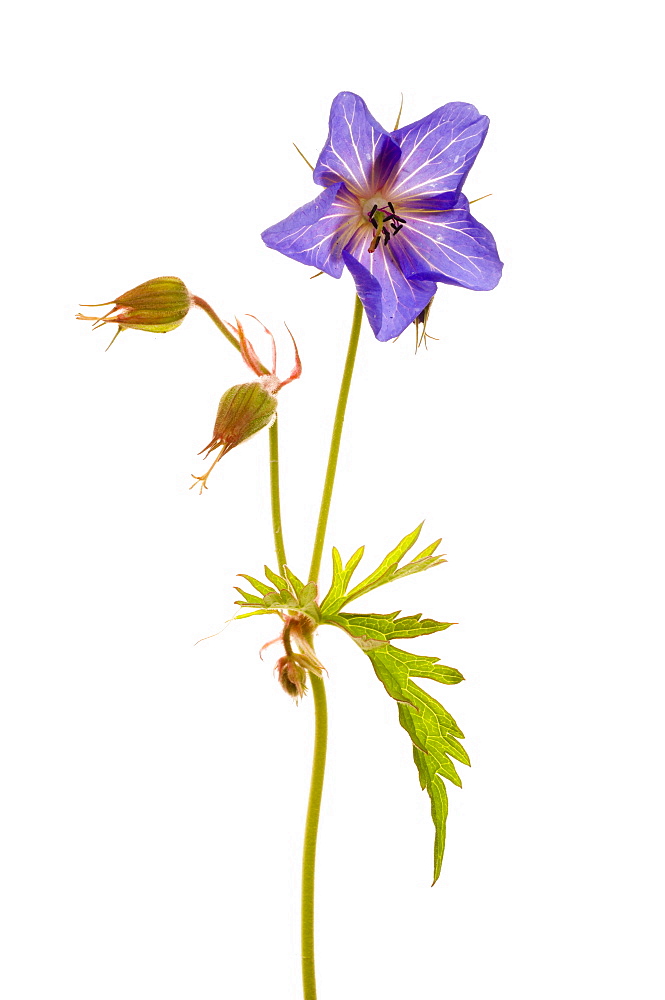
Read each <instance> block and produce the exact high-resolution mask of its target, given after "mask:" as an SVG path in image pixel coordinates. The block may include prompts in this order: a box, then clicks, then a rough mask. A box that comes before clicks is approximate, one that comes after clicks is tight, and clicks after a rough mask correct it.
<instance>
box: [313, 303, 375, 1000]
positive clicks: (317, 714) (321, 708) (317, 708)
mask: <svg viewBox="0 0 665 1000" xmlns="http://www.w3.org/2000/svg"><path fill="white" fill-rule="evenodd" d="M362 318H363V307H362V304H361V302H360V299H359V298H358V297H357V296H356V303H355V307H354V310H353V323H352V325H351V336H350V338H349V347H348V351H347V354H346V363H345V365H344V372H343V374H342V383H341V385H340V390H339V399H338V401H337V410H336V412H335V422H334V424H333V431H332V437H331V440H330V454H329V456H328V468H327V471H326V478H325V482H324V485H323V494H322V496H321V510H320V512H319V523H318V525H317V529H316V538H315V540H314V551H313V553H312V565H311V568H310V571H309V579H310V581H314V582H316V581H317V580H318V576H319V569H320V567H321V556H322V553H323V543H324V541H325V536H326V528H327V525H328V515H329V514H330V501H331V499H332V491H333V485H334V482H335V472H336V470H337V459H338V457H339V447H340V442H341V439H342V427H343V424H344V414H345V413H346V404H347V401H348V398H349V388H350V386H351V376H352V375H353V366H354V364H355V360H356V353H357V350H358V340H359V337H360V326H361V323H362ZM309 679H310V683H311V686H312V695H313V697H314V718H315V723H314V754H313V759H312V778H311V783H310V788H309V803H308V806H307V819H306V821H305V838H304V844H303V854H302V906H301V941H302V987H303V997H304V1000H316V973H315V962H314V873H315V866H316V841H317V836H318V832H319V814H320V812H321V795H322V793H323V778H324V774H325V767H326V748H327V744H328V706H327V702H326V688H325V684H324V682H323V679H322V678H321V677H318V676H317V675H316V674H314V673H312V672H311V671H310V674H309Z"/></svg>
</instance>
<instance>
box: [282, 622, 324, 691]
mask: <svg viewBox="0 0 665 1000" xmlns="http://www.w3.org/2000/svg"><path fill="white" fill-rule="evenodd" d="M311 628H312V623H311V621H310V620H309V619H308V618H307V617H306V616H300V615H293V616H291V615H289V616H287V617H286V618H285V620H284V629H283V630H282V634H281V636H280V638H281V641H282V644H283V645H284V656H280V658H279V660H278V661H277V663H276V664H275V672H276V674H277V679H278V680H279V683H280V684H281V685H282V687H283V688H284V690H285V691H286V693H287V694H290V695H291V697H292V698H296V699H297V698H302V696H303V695H304V694H305V690H306V688H307V674H308V672H311V673H313V674H316V676H317V677H321V675H322V674H323V671H324V670H325V667H324V666H323V664H322V663H321V661H320V660H319V658H318V657H317V655H316V653H315V652H314V646H313V645H312V640H311ZM294 643H295V646H296V649H294V648H293V646H294Z"/></svg>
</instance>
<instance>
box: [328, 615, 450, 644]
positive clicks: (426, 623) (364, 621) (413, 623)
mask: <svg viewBox="0 0 665 1000" xmlns="http://www.w3.org/2000/svg"><path fill="white" fill-rule="evenodd" d="M399 614H400V612H399V611H393V613H392V614H389V615H350V614H340V615H336V616H335V617H336V619H337V620H339V622H344V623H345V624H344V626H343V627H346V626H347V625H348V626H349V631H351V629H353V634H354V635H359V634H360V631H361V630H362V629H366V630H367V633H368V635H371V636H373V637H374V638H377V635H379V634H380V635H381V636H383V638H384V639H413V638H415V637H416V636H418V635H432V634H433V633H434V632H442V631H443V630H444V629H446V628H450V626H451V625H452V624H454V623H453V622H435V621H434V620H433V619H432V618H422V617H421V616H420V615H405V616H404V617H403V618H398V617H397V615H399ZM335 624H337V621H336V622H335ZM375 633H377V635H375Z"/></svg>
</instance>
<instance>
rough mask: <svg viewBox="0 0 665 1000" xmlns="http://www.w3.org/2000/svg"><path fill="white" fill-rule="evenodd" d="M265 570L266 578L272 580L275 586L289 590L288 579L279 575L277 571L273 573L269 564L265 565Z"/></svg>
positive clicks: (278, 588)
mask: <svg viewBox="0 0 665 1000" xmlns="http://www.w3.org/2000/svg"><path fill="white" fill-rule="evenodd" d="M263 572H264V573H265V576H266V580H270V582H271V583H272V585H273V587H276V588H277V590H287V591H288V590H289V584H288V581H287V580H285V579H284V577H283V576H277V573H273V571H272V570H271V569H270V567H269V566H264V567H263Z"/></svg>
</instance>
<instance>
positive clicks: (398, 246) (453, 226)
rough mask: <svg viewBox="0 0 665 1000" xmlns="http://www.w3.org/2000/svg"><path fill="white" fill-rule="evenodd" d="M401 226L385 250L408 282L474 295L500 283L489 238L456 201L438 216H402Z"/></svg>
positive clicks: (405, 213) (465, 203)
mask: <svg viewBox="0 0 665 1000" xmlns="http://www.w3.org/2000/svg"><path fill="white" fill-rule="evenodd" d="M402 214H403V217H404V219H405V220H406V225H405V226H404V227H403V228H402V229H400V231H399V233H398V234H397V236H395V237H394V238H393V239H392V240H391V241H390V246H391V247H392V249H393V253H394V254H395V257H396V259H397V261H398V262H399V264H400V266H401V268H402V270H403V271H404V274H405V275H406V276H407V278H408V280H409V281H422V280H425V279H427V280H429V281H443V282H445V283H446V284H449V285H461V286H462V288H471V289H473V290H474V291H489V289H491V288H494V287H495V286H496V285H497V284H498V282H499V278H500V277H501V270H502V268H503V264H502V263H501V261H500V260H499V255H498V253H497V250H496V243H495V242H494V237H493V236H492V234H491V233H490V231H489V229H485V227H484V226H483V225H481V224H480V222H478V221H477V220H476V219H474V218H473V216H472V215H471V214H470V212H469V202H468V201H467V199H466V198H465V197H464V195H463V194H460V195H458V197H457V204H456V205H455V208H453V209H448V210H446V211H443V212H431V213H425V212H409V211H403V210H402Z"/></svg>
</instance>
